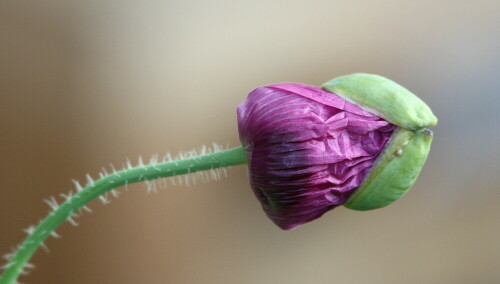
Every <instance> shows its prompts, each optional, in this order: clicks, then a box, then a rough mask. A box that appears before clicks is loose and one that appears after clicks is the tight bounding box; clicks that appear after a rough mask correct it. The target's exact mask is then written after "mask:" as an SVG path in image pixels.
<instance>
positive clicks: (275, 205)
mask: <svg viewBox="0 0 500 284" xmlns="http://www.w3.org/2000/svg"><path fill="white" fill-rule="evenodd" d="M436 123H437V119H436V117H435V116H434V115H433V114H432V111H431V110H430V109H429V107H428V106H427V105H426V104H425V103H424V102H423V101H421V100H420V99H419V98H418V97H416V96H415V95H413V94H412V93H411V92H409V91H408V90H406V89H405V88H403V87H402V86H400V85H398V84H396V83H394V82H392V81H390V80H388V79H386V78H383V77H380V76H377V75H369V74H353V75H348V76H343V77H339V78H337V79H333V80H331V81H329V82H327V83H325V84H324V85H323V89H320V88H317V87H312V86H307V85H303V84H294V83H285V84H274V85H269V86H263V87H259V88H257V89H255V90H253V91H252V92H251V93H250V94H249V95H248V97H247V99H246V100H245V101H244V102H243V103H242V104H240V105H239V106H238V130H239V134H240V140H241V143H242V145H243V146H244V148H245V150H246V154H247V159H248V166H249V177H250V184H251V186H252V189H253V191H254V193H255V195H256V196H257V198H258V200H259V201H260V203H261V204H262V207H263V209H264V211H265V212H266V214H267V215H268V217H269V218H270V219H271V220H272V221H274V222H275V223H276V224H277V225H278V226H279V227H281V228H282V229H291V228H293V227H295V226H298V225H300V224H304V223H307V222H309V221H312V220H314V219H316V218H319V217H320V216H322V215H323V214H324V213H325V212H327V211H329V210H331V209H333V208H335V207H336V206H339V205H345V206H346V207H347V208H350V209H355V210H370V209H375V208H380V207H384V206H387V205H388V204H390V203H392V202H393V201H395V200H397V199H398V198H400V197H401V196H402V195H403V194H404V193H405V192H406V191H407V190H408V189H409V188H410V187H411V186H412V185H413V183H414V182H415V180H416V178H417V176H418V174H419V173H420V170H421V168H422V166H423V164H424V162H425V160H426V158H427V155H428V153H429V149H430V143H431V140H432V132H430V131H429V130H427V129H425V130H422V129H423V128H425V127H428V126H432V125H435V124H436Z"/></svg>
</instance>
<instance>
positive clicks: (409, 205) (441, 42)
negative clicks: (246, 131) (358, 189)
mask: <svg viewBox="0 0 500 284" xmlns="http://www.w3.org/2000/svg"><path fill="white" fill-rule="evenodd" d="M499 11H500V2H498V1H486V0H482V1H452V0H449V1H401V0H393V1H352V0H351V1H307V2H306V1H260V0H257V1H218V0H216V1H199V0H198V1H153V0H146V1H130V0H123V1H111V0H105V1H103V0H99V1H96V0H94V1H45V0H42V1H22V0H15V1H14V0H4V1H1V2H0V158H1V163H0V224H1V226H0V252H1V253H7V252H9V251H10V250H11V248H12V247H14V246H15V245H17V244H18V243H19V242H20V241H21V240H22V239H23V238H24V236H25V234H24V233H23V232H22V230H23V228H26V227H28V226H29V225H32V224H35V223H37V222H38V220H39V219H40V218H42V217H43V216H45V215H46V213H47V212H48V206H47V205H46V204H45V203H44V202H43V199H45V198H48V197H50V196H58V195H59V194H60V193H65V192H67V191H68V190H69V189H71V188H72V184H71V182H70V180H71V179H73V178H75V179H79V180H84V177H85V174H86V173H90V174H92V175H94V176H96V174H97V173H98V171H99V169H100V168H101V166H106V165H108V163H110V162H111V163H113V164H115V165H121V164H122V162H124V161H125V159H126V158H127V157H130V158H134V159H135V158H136V157H138V156H139V155H144V156H150V155H152V154H154V153H160V154H163V153H165V152H166V151H171V152H172V153H177V152H178V151H179V150H186V149H191V148H193V147H197V146H199V145H202V144H210V143H212V142H217V143H221V144H226V143H227V144H229V145H230V146H237V145H238V138H237V127H236V115H235V108H236V106H237V104H238V103H240V102H241V101H242V100H243V99H244V98H245V96H246V94H247V93H248V92H249V91H250V90H252V89H253V88H255V87H257V86H259V85H263V84H269V83H274V82H283V81H289V82H302V83H307V84H312V85H319V84H321V83H322V82H324V81H326V80H329V79H331V78H333V77H335V76H339V75H343V74H347V73H352V72H370V73H378V74H381V75H384V76H387V77H389V78H392V79H394V80H395V81H397V82H399V83H401V84H403V85H404V86H406V87H408V88H409V89H411V90H412V91H414V92H415V93H417V94H418V95H419V96H421V97H422V98H423V99H424V100H425V101H426V102H427V103H428V104H429V105H430V106H431V107H432V109H433V110H434V112H435V113H436V114H437V116H438V117H439V119H440V124H439V126H438V127H436V128H435V129H433V130H434V132H435V140H434V144H433V148H432V152H431V155H430V158H429V160H428V163H427V164H426V166H425V168H424V170H423V172H422V174H421V176H420V179H419V180H418V182H417V184H416V186H415V187H414V188H413V190H412V191H410V193H409V194H408V195H406V196H405V197H404V198H403V199H402V200H400V201H399V202H397V203H395V204H393V205H392V206H389V207H387V208H384V209H381V210H377V211H373V212H355V211H350V210H347V209H344V208H338V209H335V210H333V211H332V212H329V213H328V214H326V215H325V216H324V217H323V218H321V219H319V220H317V221H315V222H312V223H310V224H307V225H304V226H301V227H299V228H297V229H295V230H292V231H289V232H285V231H281V230H280V229H278V228H277V227H276V226H275V225H273V224H272V222H271V221H269V220H268V219H267V218H266V217H265V215H264V213H263V212H262V211H261V209H260V205H259V204H258V202H257V201H256V199H255V198H254V196H253V194H252V192H251V190H250V187H249V185H248V183H247V177H246V175H247V174H246V167H244V166H239V167H234V168H233V169H232V170H230V173H229V177H228V178H225V179H224V180H222V181H220V182H211V183H208V184H198V185H196V186H191V187H169V188H167V189H164V190H162V191H161V192H159V193H157V194H148V193H147V192H146V188H145V186H144V185H142V184H141V185H137V186H131V187H130V188H129V189H131V190H129V191H128V192H126V193H123V194H122V195H121V197H120V198H119V199H115V200H113V201H112V202H111V204H109V205H107V206H103V205H102V204H101V203H100V202H95V203H93V204H91V207H92V208H93V210H94V212H93V213H92V214H87V215H85V216H82V217H81V218H79V219H78V222H79V223H80V225H79V226H78V227H72V226H71V225H69V224H64V225H63V226H62V227H61V228H60V229H59V230H58V233H59V234H60V235H62V238H61V239H59V240H55V239H50V240H48V241H47V246H48V247H49V249H50V250H51V252H50V253H45V252H44V251H39V252H37V253H36V255H35V257H34V258H33V260H32V262H33V263H34V264H35V265H36V266H37V268H36V269H35V270H34V271H33V272H32V273H31V274H30V275H29V276H27V277H23V278H21V281H22V282H25V283H42V284H49V283H50V284H52V283H54V284H55V283H72V284H83V283H93V284H99V283H103V284H108V283H111V284H114V283H124V284H125V283H500V269H499V268H500V267H499V264H500V244H499V240H500V221H499V220H500V211H499V206H498V203H499V202H500V174H499V172H500V151H499V150H498V145H500V118H499V116H500V114H499V113H498V108H499V107H500V95H499V91H498V89H499V79H500V52H499V50H500V24H499V19H498V13H499Z"/></svg>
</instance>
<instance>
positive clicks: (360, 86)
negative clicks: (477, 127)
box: [321, 73, 437, 130]
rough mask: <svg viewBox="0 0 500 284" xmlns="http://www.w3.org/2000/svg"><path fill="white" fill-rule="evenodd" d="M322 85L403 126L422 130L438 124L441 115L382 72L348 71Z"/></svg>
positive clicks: (347, 99)
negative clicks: (434, 112)
mask: <svg viewBox="0 0 500 284" xmlns="http://www.w3.org/2000/svg"><path fill="white" fill-rule="evenodd" d="M321 87H322V88H323V89H325V90H327V91H329V92H332V93H334V94H337V95H339V96H340V97H342V98H343V99H345V100H346V101H349V102H351V103H353V104H355V105H357V106H359V107H360V108H362V109H364V110H366V111H369V112H371V113H373V114H375V115H378V116H380V117H382V118H383V119H385V120H387V121H389V122H390V123H392V124H395V125H397V126H399V127H401V128H406V129H412V130H419V129H424V128H428V127H430V126H434V125H436V124H437V118H436V117H435V116H434V114H433V113H432V111H431V109H430V108H429V107H428V106H427V105H426V104H425V103H424V102H423V101H422V100H421V99H419V98H418V97H417V96H415V95H414V94H413V93H412V92H410V91H408V90H407V89H406V88H404V87H403V86H401V85H399V84H397V83H396V82H394V81H392V80H389V79H387V78H385V77H382V76H378V75H372V74H363V73H357V74H351V75H345V76H341V77H337V78H335V79H332V80H330V81H328V82H326V83H325V84H323V85H322V86H321Z"/></svg>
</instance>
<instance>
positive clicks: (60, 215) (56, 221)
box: [0, 147, 247, 284]
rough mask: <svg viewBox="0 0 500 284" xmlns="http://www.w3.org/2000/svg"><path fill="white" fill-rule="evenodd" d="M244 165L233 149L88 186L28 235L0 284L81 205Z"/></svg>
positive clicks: (12, 278)
mask: <svg viewBox="0 0 500 284" xmlns="http://www.w3.org/2000/svg"><path fill="white" fill-rule="evenodd" d="M246 162H247V160H246V156H245V151H244V149H243V148H242V147H237V148H233V149H229V150H225V151H220V152H215V153H211V154H207V155H202V156H198V157H193V158H188V159H184V160H177V161H171V162H165V163H158V164H153V165H145V166H139V167H135V168H130V169H124V170H121V171H118V172H115V173H113V174H110V175H108V176H106V177H103V178H101V179H99V180H97V181H95V182H93V183H91V184H89V185H88V186H86V187H85V188H83V190H81V191H79V192H78V193H76V194H75V195H73V196H72V197H71V198H68V199H67V200H66V202H64V203H62V204H61V205H60V206H59V207H58V208H57V209H55V210H54V211H52V212H51V213H50V214H49V215H48V216H47V217H46V218H45V219H44V220H43V221H41V223H40V224H39V225H38V226H37V227H36V228H35V229H34V230H33V231H32V232H30V234H29V235H28V237H27V238H26V239H25V240H24V242H23V243H22V244H21V245H20V246H19V247H18V249H17V251H16V252H15V254H14V255H13V256H12V258H11V259H10V260H9V262H8V264H7V265H6V266H5V271H4V273H3V275H2V276H0V284H13V283H16V279H17V278H18V276H19V274H21V273H22V272H23V268H24V266H25V265H26V263H27V261H28V260H29V259H30V258H31V256H32V255H33V254H34V253H35V251H36V250H37V248H38V247H39V246H40V245H41V244H42V243H43V241H44V240H45V239H46V238H47V237H48V236H49V235H50V234H51V233H52V232H53V231H54V230H55V229H56V228H57V227H58V226H59V225H61V224H62V223H63V222H64V221H66V220H67V219H68V218H70V217H71V216H72V215H73V213H74V212H76V211H77V210H79V209H81V208H82V207H83V206H85V204H87V203H89V202H90V201H92V200H94V199H96V198H97V197H99V196H100V195H102V194H104V193H106V192H108V191H110V190H112V189H114V188H117V187H120V186H122V185H125V184H131V183H135V182H141V181H146V180H153V179H158V178H163V177H170V176H176V175H182V174H187V173H192V172H197V171H203V170H209V169H215V168H221V167H227V166H232V165H240V164H245V163H246Z"/></svg>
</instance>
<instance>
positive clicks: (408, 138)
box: [344, 128, 432, 211]
mask: <svg viewBox="0 0 500 284" xmlns="http://www.w3.org/2000/svg"><path fill="white" fill-rule="evenodd" d="M431 141H432V132H431V131H430V130H428V129H425V130H419V131H411V130H407V129H403V128H398V129H396V130H395V132H394V133H393V135H392V137H391V140H390V141H389V142H388V144H387V146H386V147H385V149H384V151H383V152H382V153H381V154H380V156H379V157H378V158H377V161H376V162H375V164H374V165H373V167H372V169H371V170H370V172H369V173H368V176H367V177H366V178H365V180H364V181H363V183H362V184H361V186H360V187H358V189H356V191H355V192H354V193H353V194H352V195H351V197H350V198H349V200H348V201H347V202H346V203H345V204H344V206H345V207H347V208H349V209H354V210H361V211H364V210H372V209H377V208H381V207H385V206H387V205H389V204H391V203H392V202H394V201H396V200H397V199H399V198H400V197H402V196H403V195H404V194H405V193H406V192H407V191H408V190H409V189H410V188H411V187H412V185H413V184H414V183H415V180H416V179H417V177H418V175H419V174H420V170H421V169H422V167H423V165H424V163H425V160H426V159H427V155H428V154H429V150H430V146H431Z"/></svg>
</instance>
